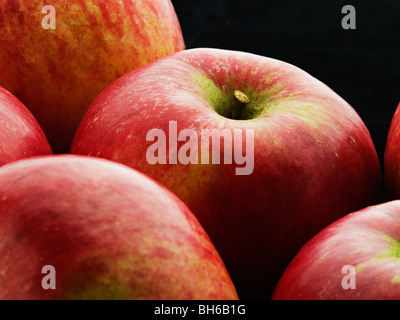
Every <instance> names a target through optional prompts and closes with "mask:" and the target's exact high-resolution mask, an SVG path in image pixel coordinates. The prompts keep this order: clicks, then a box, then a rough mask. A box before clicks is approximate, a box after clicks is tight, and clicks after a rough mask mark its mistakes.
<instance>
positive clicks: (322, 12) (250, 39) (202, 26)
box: [172, 0, 400, 167]
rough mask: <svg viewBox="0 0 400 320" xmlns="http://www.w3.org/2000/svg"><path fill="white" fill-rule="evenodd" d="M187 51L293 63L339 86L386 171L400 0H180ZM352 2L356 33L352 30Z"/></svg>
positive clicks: (396, 92) (398, 81)
mask: <svg viewBox="0 0 400 320" xmlns="http://www.w3.org/2000/svg"><path fill="white" fill-rule="evenodd" d="M172 3H173V5H174V7H175V10H176V13H177V15H178V18H179V21H180V23H181V28H182V32H183V36H184V38H185V43H186V48H187V49H191V48H199V47H211V48H219V49H229V50H239V51H245V52H250V53H254V54H259V55H263V56H267V57H271V58H275V59H279V60H282V61H285V62H288V63H291V64H293V65H295V66H297V67H299V68H301V69H303V70H305V71H307V72H308V73H310V74H311V75H313V76H314V77H316V78H317V79H319V80H321V81H322V82H324V83H325V84H326V85H328V86H329V87H330V88H332V89H333V90H334V91H335V92H336V93H337V94H339V95H340V96H341V97H342V98H344V99H345V100H346V101H347V102H348V103H349V104H350V105H351V106H352V107H353V108H354V109H355V110H356V111H357V112H358V114H359V115H360V116H361V118H362V119H363V120H364V122H365V124H366V126H367V127H368V129H369V131H370V133H371V136H372V139H373V141H374V143H375V147H376V150H377V153H378V156H379V159H380V161H381V166H382V167H383V155H384V150H385V144H386V137H387V133H388V130H389V127H390V122H391V119H392V116H393V114H394V111H395V110H396V107H397V105H398V104H399V101H400V36H399V34H400V1H399V0H380V1H369V0H358V1H351V0H350V1H342V0H329V1H326V0H324V1H323V0H303V1H293V0H292V1H289V0H279V1H277V0H275V1H270V0H172ZM345 5H352V6H354V7H355V9H356V22H357V25H356V29H355V30H344V29H343V28H342V19H343V17H345V15H346V14H342V8H343V7H344V6H345Z"/></svg>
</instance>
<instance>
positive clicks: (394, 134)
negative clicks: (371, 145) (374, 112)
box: [384, 103, 400, 199]
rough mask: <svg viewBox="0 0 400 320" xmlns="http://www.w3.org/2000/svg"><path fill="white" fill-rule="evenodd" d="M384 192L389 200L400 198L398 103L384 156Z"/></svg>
mask: <svg viewBox="0 0 400 320" xmlns="http://www.w3.org/2000/svg"><path fill="white" fill-rule="evenodd" d="M384 176H385V187H386V192H387V194H388V196H389V198H390V199H399V198H400V103H399V105H398V106H397V109H396V111H395V113H394V115H393V119H392V123H391V124H390V128H389V133H388V137H387V141H386V149H385V156H384Z"/></svg>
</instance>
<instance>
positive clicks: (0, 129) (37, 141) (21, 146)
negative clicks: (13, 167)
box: [0, 87, 52, 166]
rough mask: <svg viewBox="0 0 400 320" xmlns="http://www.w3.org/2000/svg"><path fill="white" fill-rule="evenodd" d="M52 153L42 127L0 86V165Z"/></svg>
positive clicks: (21, 104) (19, 102) (20, 103)
mask: <svg viewBox="0 0 400 320" xmlns="http://www.w3.org/2000/svg"><path fill="white" fill-rule="evenodd" d="M48 154H52V150H51V147H50V145H49V142H48V141H47V138H46V136H45V134H44V133H43V130H42V128H41V127H40V125H39V124H38V122H37V121H36V119H35V118H34V117H33V115H32V114H31V113H30V112H29V110H28V109H27V108H26V107H25V106H24V105H23V103H22V102H21V101H19V100H18V99H17V98H16V97H15V96H14V95H13V94H11V93H10V92H8V91H7V90H5V89H4V88H3V87H0V166H2V165H4V164H6V163H9V162H13V161H16V160H20V159H24V158H29V157H34V156H40V155H48Z"/></svg>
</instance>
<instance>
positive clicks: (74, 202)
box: [0, 155, 237, 300]
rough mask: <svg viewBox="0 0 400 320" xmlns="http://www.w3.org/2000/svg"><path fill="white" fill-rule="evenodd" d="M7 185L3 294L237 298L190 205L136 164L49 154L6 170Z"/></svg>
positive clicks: (1, 192)
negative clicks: (45, 281) (52, 283)
mask: <svg viewBox="0 0 400 320" xmlns="http://www.w3.org/2000/svg"><path fill="white" fill-rule="evenodd" d="M0 181H1V182H0V238H1V239H2V241H1V243H0V254H1V257H2V258H1V260H0V274H1V277H0V299H7V300H9V299H12V300H15V299H21V300H24V299H29V300H36V299H62V300H66V299H73V300H76V299H85V300H91V299H101V300H111V299H122V300H129V299H146V300H150V299H157V300H158V299H162V300H164V299H167V300H169V299H172V300H178V299H237V295H236V291H235V289H234V287H233V284H232V281H231V279H230V277H229V275H228V273H227V271H226V268H225V266H224V264H223V262H222V260H221V258H220V256H219V255H218V253H217V251H216V250H215V248H214V246H213V244H212V243H211V241H210V239H209V237H208V236H207V234H206V233H205V231H204V229H203V228H202V227H201V225H200V224H199V223H198V221H197V219H196V218H195V217H194V215H193V214H192V213H191V212H190V210H189V209H188V208H187V207H186V206H185V205H184V204H183V203H182V202H181V201H180V200H179V199H178V198H176V196H174V195H173V194H172V193H171V192H170V191H168V190H166V189H165V188H164V187H162V186H161V185H159V184H158V183H156V182H155V181H153V180H152V179H150V178H148V177H146V176H145V175H143V174H141V173H139V172H136V171H135V170H133V169H131V168H129V167H126V166H123V165H120V164H117V163H113V162H111V161H106V160H103V159H94V158H89V157H79V156H72V155H59V156H47V157H38V158H34V159H29V160H20V161H17V162H14V163H12V164H8V165H5V166H3V167H1V168H0ZM45 265H51V266H54V268H55V269H56V289H55V290H44V289H42V286H41V281H42V278H43V277H44V276H45V275H44V274H42V273H41V270H42V267H43V266H45Z"/></svg>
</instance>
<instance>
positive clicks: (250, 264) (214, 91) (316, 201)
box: [71, 48, 380, 299]
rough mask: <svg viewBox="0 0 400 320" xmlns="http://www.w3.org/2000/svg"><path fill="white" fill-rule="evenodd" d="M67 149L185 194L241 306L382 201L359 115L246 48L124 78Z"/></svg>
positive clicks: (179, 60) (195, 53) (172, 59)
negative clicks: (313, 244) (318, 240)
mask: <svg viewBox="0 0 400 320" xmlns="http://www.w3.org/2000/svg"><path fill="white" fill-rule="evenodd" d="M206 130H210V131H209V132H207V131H206ZM212 130H213V131H212ZM162 132H164V133H165V137H163V136H162V134H161V133H162ZM178 133H179V136H178ZM207 134H210V135H212V136H213V137H214V138H216V139H215V141H208V138H206V139H203V138H204V137H207ZM223 134H225V135H226V141H225V140H224V141H225V143H221V145H220V150H219V152H218V150H217V149H218V148H216V146H217V144H216V143H217V142H218V141H219V140H220V136H221V135H223ZM253 134H254V136H253ZM188 137H190V138H188ZM157 139H158V140H157ZM177 140H180V141H177ZM227 141H229V143H227ZM163 142H165V143H166V144H167V145H166V146H165V147H166V148H165V149H164V148H163V147H162V145H163ZM197 146H199V147H198V148H197V150H196V148H195V147H197ZM213 149H214V150H213ZM213 151H214V155H212V153H213ZM71 152H72V153H76V154H82V155H91V156H97V157H103V158H106V159H110V160H113V161H117V162H120V163H123V164H126V165H129V166H130V167H132V168H135V169H137V170H140V171H142V172H144V173H146V174H147V175H149V176H151V177H153V178H154V179H155V180H157V181H159V182H160V183H161V184H163V185H164V186H166V187H167V188H169V189H170V190H172V191H173V192H174V193H175V194H176V195H178V196H179V197H180V198H181V199H182V200H183V201H184V202H185V203H186V204H187V205H188V206H189V208H190V209H191V210H192V212H193V213H194V214H195V215H196V216H197V218H198V219H199V221H200V223H202V225H203V227H204V228H205V230H206V231H207V233H208V234H209V235H210V237H211V239H212V241H213V242H214V244H215V246H216V248H217V250H218V251H219V253H220V254H221V257H222V259H223V260H224V262H225V264H226V266H227V268H228V271H229V272H230V274H231V276H232V279H233V282H234V283H235V286H236V289H237V290H238V293H239V297H241V298H243V299H248V298H251V299H264V298H266V297H268V295H270V294H272V291H273V288H274V287H275V285H276V283H277V281H278V280H279V277H280V276H281V274H282V272H283V271H284V269H285V267H286V266H287V264H288V263H289V262H290V260H291V259H292V258H293V256H294V255H295V253H296V252H297V251H298V249H299V248H300V246H301V245H303V244H304V243H305V242H306V241H307V240H309V239H310V238H311V237H312V236H313V235H314V234H316V233H317V232H318V231H320V230H321V229H322V228H323V227H325V226H326V225H328V224H329V223H331V222H333V221H334V220H336V219H337V218H339V217H341V216H343V215H345V214H347V213H349V212H352V211H354V210H356V209H361V208H363V207H365V206H366V205H368V204H372V203H374V202H376V201H378V198H379V195H380V167H379V161H378V157H377V154H376V151H375V148H374V145H373V142H372V140H371V137H370V134H369V132H368V130H367V128H366V126H365V125H364V123H363V121H362V120H361V119H360V117H359V116H358V114H357V113H356V111H355V110H354V109H353V108H352V107H350V105H348V104H347V103H346V102H345V101H344V100H343V99H342V98H340V97H339V96H338V95H337V94H336V93H334V92H333V91H332V90H331V89H329V88H328V87H327V86H326V85H324V84H323V83H321V82H320V81H318V80H317V79H315V78H313V77H312V76H311V75H309V74H308V73H306V72H305V71H302V70H300V69H299V68H297V67H295V66H293V65H290V64H288V63H285V62H282V61H278V60H274V59H271V58H266V57H261V56H257V55H252V54H249V53H243V52H234V51H225V50H218V49H207V48H201V49H193V50H186V51H183V52H179V53H176V54H173V55H171V56H169V57H166V58H164V59H162V60H159V61H157V62H155V63H153V64H151V65H148V66H145V67H143V68H141V69H138V70H136V71H134V72H131V73H129V74H127V75H125V76H123V77H121V78H120V79H118V80H117V81H115V82H114V83H113V84H112V85H110V86H109V87H108V88H107V89H106V90H104V91H103V92H102V94H100V95H99V97H98V98H97V99H96V100H95V101H94V103H93V104H92V106H91V107H90V108H89V110H88V112H87V113H86V115H85V116H84V119H83V120H82V122H81V124H80V126H79V128H78V131H77V133H76V136H75V138H74V141H73V144H72V148H71ZM188 152H189V153H188ZM149 155H150V157H149ZM210 155H212V158H213V161H211V160H210V159H209V156H210ZM233 155H234V161H233V160H232V159H229V158H230V157H232V158H233ZM218 156H220V157H219V162H220V164H219V165H217V164H213V163H217V162H218V161H215V162H214V160H215V159H217V160H218V158H217V157H218ZM225 156H227V159H226V158H225ZM240 156H242V157H243V158H244V159H245V160H246V161H243V159H241V157H240ZM207 159H208V160H209V164H207V161H206V160H207ZM178 160H179V161H178ZM189 160H190V161H191V163H190V164H185V163H186V162H188V161H189ZM225 160H226V161H225ZM229 160H231V162H232V164H229V162H230V161H229ZM157 161H158V163H157V164H155V163H156V162H157ZM252 161H254V163H252ZM196 162H197V164H195V163H196ZM161 163H166V164H161ZM174 163H176V164H174Z"/></svg>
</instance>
